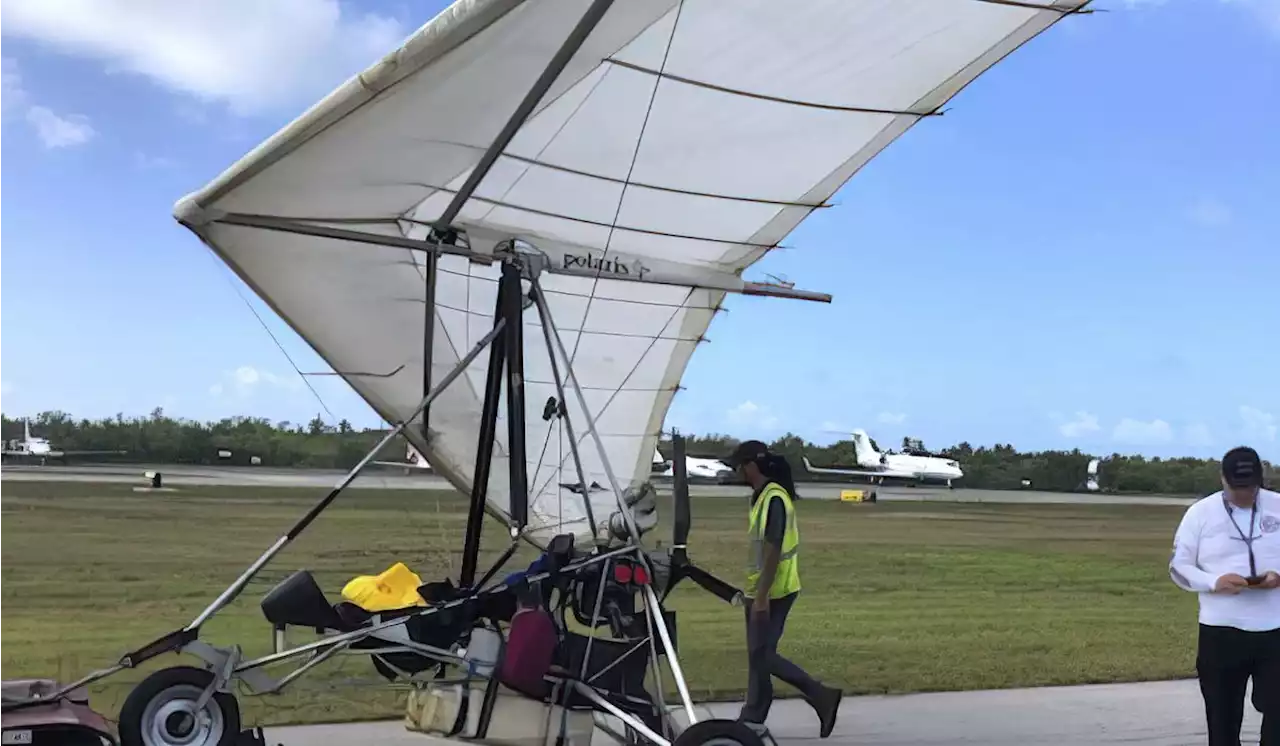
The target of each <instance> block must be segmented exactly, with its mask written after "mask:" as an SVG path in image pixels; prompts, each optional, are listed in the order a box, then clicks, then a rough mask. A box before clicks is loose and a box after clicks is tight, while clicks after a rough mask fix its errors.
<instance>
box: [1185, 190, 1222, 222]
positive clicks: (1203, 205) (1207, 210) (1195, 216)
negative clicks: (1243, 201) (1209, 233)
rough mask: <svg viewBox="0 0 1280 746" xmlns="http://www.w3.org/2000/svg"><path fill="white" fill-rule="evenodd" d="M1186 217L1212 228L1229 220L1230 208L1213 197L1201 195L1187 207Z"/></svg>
mask: <svg viewBox="0 0 1280 746" xmlns="http://www.w3.org/2000/svg"><path fill="white" fill-rule="evenodd" d="M1187 217H1188V218H1189V219H1190V220H1191V222H1193V223H1195V224H1196V225H1202V226H1204V227H1206V228H1213V227H1217V226H1222V225H1226V224H1228V223H1230V222H1231V208H1230V207H1227V206H1226V205H1225V204H1224V203H1223V202H1222V201H1220V200H1218V199H1215V198H1213V197H1201V198H1200V199H1198V200H1196V202H1195V203H1194V204H1192V205H1191V207H1190V208H1188V210H1187Z"/></svg>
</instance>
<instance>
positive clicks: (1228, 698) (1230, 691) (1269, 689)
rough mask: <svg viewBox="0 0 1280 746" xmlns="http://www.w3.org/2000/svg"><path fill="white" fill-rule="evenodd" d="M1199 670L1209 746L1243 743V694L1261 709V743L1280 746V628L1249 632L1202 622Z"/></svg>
mask: <svg viewBox="0 0 1280 746" xmlns="http://www.w3.org/2000/svg"><path fill="white" fill-rule="evenodd" d="M1196 673H1197V674H1198V675H1199V677H1200V692H1201V694H1203V695H1204V712H1205V720H1206V724H1207V725H1208V730H1209V746H1240V722H1241V720H1242V719H1243V718H1244V693H1245V687H1246V685H1247V684H1248V682H1249V679H1250V678H1252V679H1253V697H1252V699H1253V707H1254V709H1255V710H1257V711H1258V712H1260V713H1262V740H1261V741H1260V742H1259V743H1260V746H1280V629H1275V630H1270V631H1267V632H1246V631H1244V630H1239V629H1235V628H1234V627H1211V626H1208V625H1204V624H1202V625H1200V642H1199V646H1198V649H1197V651H1196Z"/></svg>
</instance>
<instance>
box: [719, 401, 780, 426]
mask: <svg viewBox="0 0 1280 746" xmlns="http://www.w3.org/2000/svg"><path fill="white" fill-rule="evenodd" d="M726 416H727V417H728V420H729V422H730V423H731V424H733V425H736V426H738V427H743V428H748V427H751V428H761V429H765V430H767V429H769V428H771V427H773V426H774V425H777V424H778V418H777V417H775V416H774V415H773V414H772V413H771V412H769V410H768V408H766V407H762V406H760V405H759V404H756V403H755V402H753V401H744V402H742V403H741V404H739V405H738V406H736V407H734V408H733V409H730V410H729V411H728V413H727V415H726Z"/></svg>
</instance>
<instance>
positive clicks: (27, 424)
mask: <svg viewBox="0 0 1280 746" xmlns="http://www.w3.org/2000/svg"><path fill="white" fill-rule="evenodd" d="M121 453H128V451H123V450H120V451H64V450H60V449H57V448H54V447H53V444H52V443H50V442H49V439H48V438H37V437H35V436H33V435H32V434H31V421H30V420H23V421H22V440H10V441H9V442H7V443H5V448H4V455H5V457H6V458H8V457H13V458H30V459H40V464H41V465H42V466H43V465H44V463H45V461H46V459H51V458H58V459H63V460H65V459H66V458H67V456H89V455H103V454H121Z"/></svg>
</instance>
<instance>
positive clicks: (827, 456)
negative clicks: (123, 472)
mask: <svg viewBox="0 0 1280 746" xmlns="http://www.w3.org/2000/svg"><path fill="white" fill-rule="evenodd" d="M31 428H32V434H33V435H35V436H38V437H43V438H48V439H49V441H50V442H51V443H52V444H53V447H54V448H55V449H56V450H67V451H77V450H92V451H124V452H125V453H124V454H122V455H119V456H92V457H85V459H86V460H93V461H99V460H111V459H115V460H121V461H128V462H141V463H155V464H166V463H172V464H216V463H225V464H236V465H248V464H251V463H260V464H262V465H265V466H277V467H298V468H339V469H349V468H351V467H352V466H354V465H355V464H356V463H357V462H358V461H359V460H360V459H361V458H362V457H364V455H365V454H366V453H368V451H369V449H371V448H373V447H374V445H376V444H377V442H378V440H379V439H381V438H382V437H383V436H384V435H385V434H386V432H387V431H386V430H385V429H378V428H362V429H356V428H354V427H352V425H351V423H350V422H348V421H347V420H340V421H338V422H337V423H329V422H326V421H325V420H324V419H323V418H322V417H320V416H318V415H317V416H316V417H315V418H313V419H312V420H311V421H309V422H306V423H294V422H272V421H270V420H268V419H266V418H262V417H227V418H224V419H221V420H218V421H216V422H199V421H195V420H190V419H178V418H174V417H170V416H168V415H166V414H165V413H164V410H163V409H159V408H157V409H155V410H154V411H152V412H151V413H150V414H149V415H147V416H145V417H125V416H124V415H122V414H118V415H116V416H115V417H110V418H104V419H97V420H90V419H83V418H82V419H76V418H74V417H72V416H71V415H69V414H67V413H65V412H58V411H54V412H43V413H41V414H39V415H37V416H35V417H33V418H31ZM0 430H2V433H3V439H4V440H5V441H6V444H7V443H8V442H9V441H12V440H15V439H19V440H20V439H21V438H22V433H23V423H22V420H16V419H11V418H9V417H7V416H3V415H0ZM685 440H686V452H687V454H688V455H690V456H700V457H704V458H724V457H725V456H726V455H727V454H728V453H730V452H731V451H732V450H733V448H734V446H736V445H737V444H738V440H736V439H735V438H732V437H730V436H727V435H685ZM770 447H771V448H772V449H773V450H774V451H775V452H777V453H780V454H782V455H784V456H786V457H787V459H788V460H789V461H790V462H791V464H792V468H793V469H794V471H795V472H796V477H797V481H815V480H818V479H819V477H818V475H811V474H807V473H805V470H804V466H803V462H802V457H805V456H807V457H808V459H809V461H810V462H812V463H813V465H814V466H849V465H853V464H856V463H857V458H856V453H855V451H854V445H853V441H851V440H842V441H839V442H836V443H833V444H830V445H825V446H821V445H815V444H813V443H810V442H807V441H805V440H804V439H803V438H801V437H799V436H797V435H794V434H790V433H789V434H787V435H784V436H782V437H781V438H778V439H777V440H775V441H774V442H773V443H771V444H770ZM876 447H877V448H878V449H879V450H881V452H892V450H890V449H885V448H881V447H879V446H876ZM658 448H659V451H661V452H662V454H663V455H664V456H665V457H667V458H670V456H671V441H670V440H669V439H664V440H663V441H662V442H661V443H660V444H659V446H658ZM901 450H902V451H905V452H910V453H920V452H927V451H926V449H925V448H924V444H923V443H921V442H920V441H918V440H914V439H911V438H903V442H902V448H901ZM932 453H933V455H937V456H941V457H944V458H950V459H954V460H956V461H958V462H960V464H961V466H962V467H963V469H964V477H963V478H962V479H961V480H959V481H958V482H957V483H956V485H955V486H956V487H971V488H981V489H998V490H1006V489H1008V490H1013V489H1021V488H1024V487H1025V486H1027V483H1029V484H1030V486H1032V487H1033V488H1034V489H1036V490H1047V491H1055V492H1072V491H1078V490H1081V489H1083V488H1084V485H1085V482H1086V480H1087V478H1088V474H1087V470H1088V464H1089V462H1090V461H1091V460H1092V459H1094V458H1100V459H1102V463H1101V467H1100V468H1099V470H1098V483H1099V486H1100V487H1101V489H1102V490H1103V491H1106V492H1119V493H1154V494H1175V495H1183V494H1185V495H1199V494H1208V493H1210V492H1212V491H1214V490H1216V489H1217V488H1218V484H1219V481H1218V475H1219V465H1218V462H1217V461H1216V460H1214V459H1199V458H1189V457H1188V458H1171V459H1162V458H1158V457H1155V458H1146V457H1143V456H1141V455H1124V454H1119V453H1112V454H1089V453H1085V452H1083V451H1080V450H1078V449H1076V450H1071V451H1036V452H1021V451H1018V450H1017V449H1016V448H1014V447H1013V446H1012V445H1010V444H1002V443H997V444H996V445H993V446H978V447H974V446H972V445H971V444H969V443H959V444H957V445H954V446H950V447H947V448H943V449H941V450H937V451H933V452H932ZM404 456H405V443H404V442H403V441H401V440H398V439H397V440H395V441H393V442H392V443H390V444H388V445H387V446H386V447H385V448H383V449H382V451H381V452H380V453H379V454H378V456H377V458H378V459H379V460H386V461H401V460H403V459H404ZM1267 471H1268V473H1269V474H1271V473H1272V472H1273V470H1272V469H1271V466H1270V464H1268V465H1267Z"/></svg>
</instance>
